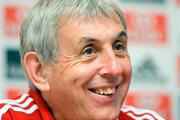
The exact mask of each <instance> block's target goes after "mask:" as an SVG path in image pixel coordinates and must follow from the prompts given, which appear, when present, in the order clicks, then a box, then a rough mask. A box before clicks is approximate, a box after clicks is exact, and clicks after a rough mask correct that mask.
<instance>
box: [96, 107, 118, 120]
mask: <svg viewBox="0 0 180 120" xmlns="http://www.w3.org/2000/svg"><path fill="white" fill-rule="evenodd" d="M119 113H120V109H118V110H115V109H113V110H112V109H108V110H99V111H96V112H95V115H96V118H95V120H116V119H117V118H118V116H119Z"/></svg>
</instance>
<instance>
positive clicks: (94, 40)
mask: <svg viewBox="0 0 180 120" xmlns="http://www.w3.org/2000/svg"><path fill="white" fill-rule="evenodd" d="M121 36H126V37H127V33H126V32H125V31H121V32H118V33H117V35H116V36H115V37H114V38H113V40H116V39H118V38H119V37H121ZM91 42H96V43H99V41H98V39H96V38H92V37H82V38H81V39H80V41H79V44H81V43H91Z"/></svg>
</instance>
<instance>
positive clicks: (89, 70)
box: [69, 63, 98, 86]
mask: <svg viewBox="0 0 180 120" xmlns="http://www.w3.org/2000/svg"><path fill="white" fill-rule="evenodd" d="M97 72H98V66H97V64H93V63H92V64H79V65H78V66H74V67H73V68H72V69H71V71H70V75H69V77H71V78H74V81H73V82H74V83H75V84H76V85H77V86H83V85H86V84H87V83H88V82H89V81H90V80H91V79H92V78H93V77H94V76H95V75H96V74H97Z"/></svg>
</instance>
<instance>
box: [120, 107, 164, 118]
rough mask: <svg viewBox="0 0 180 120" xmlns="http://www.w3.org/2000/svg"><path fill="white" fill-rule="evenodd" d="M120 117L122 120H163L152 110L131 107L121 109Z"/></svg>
mask: <svg viewBox="0 0 180 120" xmlns="http://www.w3.org/2000/svg"><path fill="white" fill-rule="evenodd" d="M121 115H123V117H124V118H123V119H122V120H128V119H125V118H126V117H131V118H132V120H165V119H164V118H162V117H161V116H160V115H158V114H157V113H156V112H154V111H152V110H147V109H141V108H135V107H132V106H123V107H122V108H121Z"/></svg>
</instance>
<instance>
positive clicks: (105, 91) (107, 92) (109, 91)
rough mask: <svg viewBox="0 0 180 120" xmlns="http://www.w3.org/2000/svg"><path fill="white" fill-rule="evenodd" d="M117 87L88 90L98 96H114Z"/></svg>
mask: <svg viewBox="0 0 180 120" xmlns="http://www.w3.org/2000/svg"><path fill="white" fill-rule="evenodd" d="M117 87H118V86H116V87H109V88H90V89H89V91H91V92H93V93H95V94H98V95H106V96H110V95H114V94H115V92H116V89H117Z"/></svg>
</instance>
